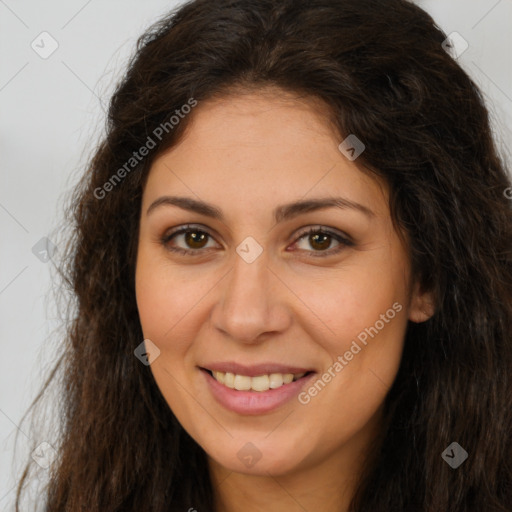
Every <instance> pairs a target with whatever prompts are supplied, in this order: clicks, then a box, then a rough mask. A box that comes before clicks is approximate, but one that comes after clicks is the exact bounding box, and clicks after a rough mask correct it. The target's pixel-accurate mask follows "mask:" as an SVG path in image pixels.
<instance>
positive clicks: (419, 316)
mask: <svg viewBox="0 0 512 512" xmlns="http://www.w3.org/2000/svg"><path fill="white" fill-rule="evenodd" d="M435 310H436V308H435V304H434V298H433V295H432V293H431V292H425V291H422V290H421V286H420V283H419V281H416V282H415V283H414V287H413V291H412V295H411V302H410V305H409V320H410V321H411V322H415V323H421V322H425V321H427V320H428V319H429V318H430V317H431V316H433V314H434V313H435Z"/></svg>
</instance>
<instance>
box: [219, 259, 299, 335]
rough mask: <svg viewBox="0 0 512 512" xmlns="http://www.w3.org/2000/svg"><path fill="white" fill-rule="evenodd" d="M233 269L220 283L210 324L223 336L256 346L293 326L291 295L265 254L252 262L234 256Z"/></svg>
mask: <svg viewBox="0 0 512 512" xmlns="http://www.w3.org/2000/svg"><path fill="white" fill-rule="evenodd" d="M234 260H235V261H234V265H233V268H232V269H231V270H230V271H229V272H228V274H227V276H226V277H225V279H223V280H222V281H221V283H219V287H218V290H217V293H218V299H217V300H216V303H215V305H214V307H213V311H212V315H211V321H212V323H213V326H214V327H215V328H216V329H218V330H219V331H221V332H222V333H223V335H224V336H226V337H228V338H230V339H233V340H235V341H237V342H239V343H245V344H254V343H260V342H263V341H264V340H266V339H268V338H269V336H270V337H271V336H276V335H278V334H279V333H281V332H284V331H285V330H286V329H287V328H288V327H289V325H290V323H291V312H290V308H289V307H288V304H287V303H286V294H287V293H288V294H290V293H291V292H290V291H289V290H288V289H287V288H286V286H285V285H284V284H283V283H282V281H281V280H280V279H279V278H278V277H277V275H276V272H275V271H274V270H273V269H271V268H270V267H269V266H268V260H267V257H266V253H265V251H264V252H263V253H262V254H261V255H260V256H259V257H258V258H257V259H256V260H255V261H253V262H252V263H248V262H246V261H245V260H244V259H243V258H241V257H239V256H238V255H237V254H236V253H235V258H234Z"/></svg>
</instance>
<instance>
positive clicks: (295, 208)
mask: <svg viewBox="0 0 512 512" xmlns="http://www.w3.org/2000/svg"><path fill="white" fill-rule="evenodd" d="M189 115H193V116H194V117H193V119H192V124H191V125H190V126H189V127H188V131H187V133H186V136H185V138H184V139H183V140H182V141H181V142H180V143H179V144H178V145H177V146H175V147H173V148H172V149H171V150H169V151H167V152H166V153H164V154H162V155H161V156H160V157H159V158H157V159H156V160H155V161H154V163H153V165H152V167H151V170H150V173H149V177H148V180H147V184H146V186H145V190H144V195H143V201H142V211H141V217H140V235H139V246H138V255H137V270H136V292H137V304H138V309H139V314H140V320H141V324H142V329H143V333H144V337H145V338H146V339H149V340H151V342H152V343H153V344H154V345H156V346H157V347H158V349H159V351H160V353H159V355H158V357H156V359H155V360H154V361H153V362H152V363H151V366H150V368H151V371H152V373H153V375H154V378H155V380H156V383H157V385H158V387H159V389H160V390H161V392H162V395H163V396H164V398H165V400H166V401H167V403H168V404H169V407H170V408H171V409H172V411H173V413H174V414H175V415H176V417H177V419H178V420H179V422H180V423H181V424H182V425H183V427H184V428H185V429H186V430H187V431H188V433H189V434H190V435H191V436H192V437H193V438H194V439H195V440H196V441H197V442H198V443H199V444H200V445H201V446H202V447H203V448H204V450H205V451H206V452H207V454H208V455H209V456H210V457H211V458H213V459H214V460H215V461H216V463H218V464H220V465H221V466H223V467H225V468H227V469H229V470H231V471H237V472H241V473H253V474H265V473H267V472H268V473H270V474H272V475H279V474H282V475H284V474H286V473H289V472H292V471H295V470H297V469H301V468H308V467H314V466H315V465H318V464H320V463H322V462H323V461H326V460H327V459H332V460H336V459H338V460H342V459H343V454H346V455H347V456H348V454H349V453H351V454H352V455H351V456H352V457H353V458H354V459H356V458H358V457H360V456H361V454H362V453H363V451H364V447H365V446H366V445H367V443H368V442H369V440H370V439H371V438H372V436H373V435H374V434H375V432H376V429H378V424H379V418H380V413H381V410H382V407H381V406H382V404H383V401H384V398H385V395H386V393H387V392H388V390H389V388H390V386H391V384H392V382H393V380H394V378H395V375H396V373H397V370H398V367H399V363H400V358H401V354H402V346H403V340H404V335H405V331H406V326H407V322H408V319H411V320H413V321H423V320H425V319H426V318H427V313H426V312H425V313H423V311H425V310H426V309H428V308H427V306H426V305H425V304H426V303H425V297H422V296H421V295H419V292H418V291H417V287H416V286H413V285H412V283H411V282H410V264H409V260H408V255H407V251H406V250H405V249H404V248H403V247H402V244H401V242H400V240H399V238H398V236H397V234H396V232H395V231H394V229H393V226H392V222H391V217H390V212H389V208H388V203H387V201H388V191H387V190H386V187H385V186H384V185H382V184H379V183H378V182H377V181H375V180H374V179H372V178H370V177H368V176H367V175H365V174H363V173H362V172H361V171H360V170H359V169H358V167H357V165H356V164H357V159H356V160H355V161H350V160H349V159H348V158H347V157H346V156H345V155H344V154H342V152H341V151H340V150H339V149H338V145H339V144H340V142H341V140H339V138H338V137H337V136H336V134H335V133H334V132H333V130H332V129H331V128H330V127H329V126H328V125H327V124H326V122H325V120H324V119H325V116H326V113H325V112H324V111H323V110H322V105H321V104H320V103H318V102H313V101H312V100H308V101H306V100H304V99H294V98H293V97H291V96H289V95H285V94H279V93H278V92H274V94H273V95H272V94H266V95H264V94H262V93H251V94H247V95H237V96H230V97H228V98H225V99H222V100H216V101H208V102H204V103H200V104H199V105H198V106H197V107H196V108H195V109H194V111H193V112H192V113H191V114H189ZM335 202H336V204H335ZM324 203H329V204H324ZM322 205H323V206H322ZM186 226H188V232H184V233H183V232H180V230H181V229H182V228H184V227H186ZM309 231H311V233H309ZM183 251H188V252H186V253H185V252H183ZM141 341H142V340H141ZM150 347H151V345H149V344H146V348H149V349H150ZM211 373H212V374H213V373H214V375H212V374H211ZM304 373H305V374H306V375H303V374H304ZM291 379H293V381H292V382H289V380H291ZM233 386H234V388H233Z"/></svg>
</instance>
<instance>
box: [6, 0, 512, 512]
mask: <svg viewBox="0 0 512 512" xmlns="http://www.w3.org/2000/svg"><path fill="white" fill-rule="evenodd" d="M446 38H447V36H446V34H445V33H443V31H442V30H441V29H440V28H439V27H438V26H437V25H436V24H435V22H434V21H433V20H432V18H431V17H430V16H429V15H428V14H427V13H426V12H424V11H423V10H422V9H420V8H419V7H418V6H416V5H414V4H412V3H410V2H408V1H405V0H382V1H379V2H375V1H374V0H343V1H341V0H281V1H279V2H276V1H274V0H216V1H215V2H212V1H209V0H194V1H191V2H188V3H186V4H183V5H181V6H180V7H179V8H177V9H175V10H173V11H171V12H170V13H169V14H167V15H166V16H165V17H163V18H162V19H160V20H159V21H158V22H157V23H155V24H154V25H153V26H152V27H150V28H149V29H148V30H147V31H146V33H144V34H143V35H142V36H141V37H140V38H139V39H138V42H137V48H136V51H135V52H134V55H133V56H132V58H131V60H130V62H129V65H128V68H127V71H126V73H125V75H124V76H123V78H122V80H121V81H120V83H119V84H118V86H117V88H116V90H115V93H114V94H113V96H112V98H111V102H110V105H109V111H108V119H107V123H106V130H105V132H106V133H105V135H104V137H103V139H102V141H101V142H100V143H99V145H98V147H97V148H95V153H94V155H93V156H92V158H91V159H90V161H89V162H88V165H87V172H86V173H85V174H84V175H83V177H82V179H81V180H80V183H79V184H78V185H77V186H76V188H75V189H74V191H73V194H72V197H70V199H69V201H70V202H69V205H68V210H69V211H68V218H69V219H70V220H71V221H72V225H73V232H72V234H71V236H70V237H69V240H68V243H67V246H66V257H65V259H64V263H63V265H62V269H61V275H62V276H63V288H67V290H68V292H69V293H71V294H72V296H73V297H74V301H73V305H74V307H73V308H70V314H69V315H70V318H69V322H68V324H67V330H66V336H65V340H63V345H62V346H61V348H60V350H61V352H62V357H61V358H60V359H59V361H58V362H57V364H56V366H55V368H54V369H53V371H52V372H51V375H50V376H49V378H48V380H47V381H46V382H45V384H44V388H43V389H45V388H46V387H47V386H48V385H49V383H50V382H51V381H52V379H54V378H56V376H57V375H61V377H60V378H61V380H60V384H61V391H60V393H61V395H60V404H61V407H62V411H63V414H62V416H63V417H62V418H59V421H61V424H60V427H59V434H58V436H56V438H55V440H54V441H53V442H52V445H53V446H54V447H55V448H56V451H57V453H58V457H57V459H56V460H55V462H54V464H53V465H52V467H51V473H50V475H51V478H50V480H49V483H48V485H47V486H46V488H45V494H44V497H45V506H46V509H45V510H47V511H51V512H79V511H80V512H82V511H85V510H87V511H88V512H100V511H101V512H105V511H109V512H114V511H124V512H127V511H140V510H145V511H147V512H164V511H169V510H176V511H177V510H187V509H189V507H190V505H191V504H194V506H195V507H196V508H197V509H199V510H213V507H214V505H213V490H212V484H211V481H210V476H209V473H208V470H207V463H206V454H205V453H204V450H203V449H202V448H201V447H200V446H199V445H198V444H197V443H196V442H195V441H194V440H193V439H192V438H191V437H190V436H189V435H188V433H187V432H186V431H185V430H184V429H183V427H182V426H181V425H180V424H179V422H178V421H177V419H176V418H175V416H174V415H173V412H172V411H171V410H170V408H169V406H168V404H167V403H166V402H165V400H164V398H163V397H162V394H161V392H160V390H159V389H158V387H157V385H156V383H155V381H154V379H153V376H152V374H151V371H150V369H149V368H148V367H147V366H144V365H141V364H140V362H139V361H138V360H137V358H136V357H134V349H135V347H137V346H138V345H139V344H140V343H141V341H142V340H143V334H142V330H141V325H140V321H139V316H138V310H137V305H136V300H135V285H134V275H135V264H136V258H135V257H136V252H137V240H138V224H139V215H140V207H141V198H142V193H143V189H144V185H145V179H146V177H147V175H148V172H149V169H150V167H151V163H152V162H153V161H154V159H155V158H156V157H157V156H158V155H160V154H161V153H162V152H163V151H165V150H166V149H168V148H170V147H172V146H173V145H174V144H176V143H177V142H178V140H179V139H180V137H182V135H183V133H184V132H185V130H186V128H187V126H188V125H189V120H190V119H191V117H192V116H185V117H184V118H183V119H182V120H180V122H179V124H177V125H176V126H175V127H174V128H173V129H168V130H166V133H165V134H164V136H162V137H161V139H158V140H157V141H156V147H155V148H154V149H152V150H151V151H150V152H149V154H148V155H147V156H146V157H145V158H142V159H140V161H137V162H136V165H134V166H133V169H132V170H130V172H125V173H122V180H118V181H119V182H116V184H115V186H111V187H110V188H111V189H112V190H110V191H109V192H108V194H103V193H101V194H100V193H99V192H98V191H99V190H102V189H103V190H106V189H105V187H104V186H105V184H106V183H107V182H109V180H111V179H112V176H113V175H114V173H116V171H117V170H118V169H121V168H122V167H123V165H125V164H126V162H127V161H129V160H130V158H132V157H133V154H134V151H135V150H137V149H138V148H140V147H141V146H143V145H144V144H145V143H146V141H147V140H148V137H149V136H151V134H152V133H154V130H155V129H156V128H157V127H159V126H161V125H162V123H165V122H167V121H168V119H169V116H170V115H171V114H172V113H173V112H175V111H176V110H177V109H180V107H181V106H182V105H184V104H187V102H189V101H190V99H191V98H194V99H195V100H196V101H197V102H204V101H207V100H208V99H211V98H213V97H214V96H216V95H229V94H232V93H233V92H236V91H240V90H258V89H260V88H263V87H265V86H269V85H270V86H276V87H279V88H281V89H283V90H286V91H293V92H296V93H299V94H301V95H304V96H306V97H312V98H319V99H321V100H322V101H323V102H325V104H326V105H328V107H329V113H330V119H329V120H328V121H329V122H330V123H332V125H333V127H336V129H337V130H339V133H341V134H345V135H348V134H351V133H356V134H357V136H358V138H359V139H361V140H362V141H363V143H364V144H365V146H366V150H365V152H364V153H363V154H362V155H361V156H360V157H359V160H358V162H362V163H363V165H364V167H365V170H364V172H368V173H369V174H372V175H375V176H379V177H382V178H383V179H384V180H386V182H387V183H388V184H389V187H390V198H389V208H390V212H391V216H392V219H393V223H394V225H395V227H396V228H399V229H400V230H402V231H404V232H405V233H406V234H407V238H408V241H409V244H410V258H411V267H412V270H413V274H414V276H417V277H418V279H419V280H420V282H421V285H422V288H423V289H424V290H429V291H431V292H432V293H433V297H435V304H436V311H435V314H434V315H433V316H432V317H431V318H430V319H429V320H428V321H426V322H423V323H419V324H416V323H412V322H410V323H409V324H408V327H407V332H406V338H405V345H404V352H403V356H402V361H401V366H400V368H399V371H398V374H397V377H396V379H395V381H394V383H393V386H392V388H391V390H390V391H389V393H388V395H387V397H386V402H385V411H386V416H385V417H386V421H385V428H384V429H383V430H382V433H381V436H382V438H381V439H380V443H379V448H378V450H377V451H376V453H375V456H374V457H373V458H372V460H371V461H370V460H369V461H367V464H366V466H365V471H364V475H363V477H362V478H361V480H360V482H359V486H358V488H357V492H356V493H355V495H354V497H353V500H352V503H351V510H353V511H356V512H370V511H371V512H398V511H400V512H440V511H442V512H449V511H457V512H477V511H478V512H484V511H485V512H507V511H508V512H510V510H511V506H512V462H511V461H512V407H511V404H512V391H511V390H512V377H511V375H512V373H511V372H512V201H510V200H509V199H507V197H506V195H507V194H506V193H505V191H506V190H508V187H510V186H511V182H510V177H509V176H508V175H507V172H506V169H505V163H504V159H503V158H501V157H500V156H499V154H498V151H497V149H496V145H495V142H494V140H493V136H492V131H491V128H490V122H489V115H488V111H487V109H486V106H485V102H484V99H483V97H482V94H481V92H480V91H479V89H478V88H477V86H476V85H475V83H474V82H473V81H472V80H471V79H470V78H469V77H468V75H467V74H466V73H465V72H464V71H463V69H462V68H461V67H460V65H459V64H458V63H457V61H456V60H455V59H454V58H453V57H451V56H450V55H449V54H448V53H447V52H446V51H445V50H444V49H443V46H442V43H443V41H445V40H446ZM125 169H126V168H125ZM119 175H120V174H119V172H118V176H119ZM58 371H60V373H58ZM41 396H42V395H41V394H40V395H39V396H38V397H37V400H39V399H40V398H41ZM34 403H35V402H34ZM34 403H33V404H32V406H33V405H34ZM32 406H31V407H32ZM454 440H457V442H458V443H460V445H461V446H463V447H464V449H465V450H466V451H467V452H468V453H469V454H470V456H469V459H468V460H467V461H466V462H465V465H464V467H463V469H461V470H457V471H455V470H453V469H451V468H450V467H449V466H448V464H446V463H445V462H444V461H443V460H442V458H441V453H442V452H443V450H444V449H445V448H446V447H447V446H448V445H449V444H450V442H452V441H454ZM30 467H31V466H30V464H29V463H28V464H27V466H26V468H25V470H24V472H23V475H22V477H21V479H20V482H19V484H18V489H17V496H16V510H17V511H18V510H19V503H20V499H21V496H22V491H23V487H24V483H25V482H26V481H27V480H28V478H29V474H30Z"/></svg>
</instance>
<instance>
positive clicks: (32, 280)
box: [0, 0, 512, 510]
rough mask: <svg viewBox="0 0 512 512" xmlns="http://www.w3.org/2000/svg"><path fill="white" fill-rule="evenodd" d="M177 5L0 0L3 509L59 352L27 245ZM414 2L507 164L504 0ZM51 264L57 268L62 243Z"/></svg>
mask: <svg viewBox="0 0 512 512" xmlns="http://www.w3.org/2000/svg"><path fill="white" fill-rule="evenodd" d="M178 3H180V2H173V1H164V0H146V1H144V2H133V1H132V2H126V0H125V1H121V0H107V1H105V0H104V1H102V2H100V1H99V0H89V1H86V0H68V1H66V2H65V1H64V0H46V1H45V2H36V1H35V0H31V1H27V2H19V1H18V2H17V1H15V0H0V52H1V61H0V62H1V66H0V155H1V174H0V176H1V178H0V179H1V182H0V228H1V234H2V235H1V243H0V314H1V317H0V343H1V348H2V356H1V357H0V510H11V507H12V503H13V499H14V484H15V480H16V479H17V478H18V476H17V472H18V471H20V468H21V467H22V466H23V463H24V461H25V459H26V458H27V457H29V456H30V453H31V449H30V447H31V446H32V445H34V446H35V445H36V444H39V442H42V441H44V440H45V439H44V438H37V439H31V437H30V436H31V435H32V432H31V431H30V429H29V428H28V427H29V423H27V422H24V423H23V425H21V429H20V420H21V417H22V415H23V413H24V412H25V411H26V409H27V407H28V406H29V405H30V403H31V401H32V400H33V399H34V397H35V396H36V393H37V391H38V390H39V388H40V386H41V384H42V379H43V377H44V376H45V375H46V374H47V372H48V370H49V368H50V367H51V364H52V361H53V360H54V359H55V358H56V357H57V356H58V353H57V352H56V350H55V347H56V344H55V339H54V338H55V335H54V336H53V337H52V336H51V334H52V332H53V330H54V329H55V328H57V327H58V326H59V320H58V315H57V313H58V312H57V309H56V306H55V304H54V302H53V296H52V294H51V290H52V280H51V277H52V275H53V271H52V270H51V263H48V262H47V263H45V262H44V261H41V260H40V259H39V258H38V257H36V255H34V253H33V252H32V248H33V247H34V245H36V244H37V243H38V242H39V241H40V240H41V239H42V238H43V237H48V238H49V239H50V240H52V241H57V240H58V232H59V226H60V223H61V222H62V209H63V200H64V198H65V197H66V195H67V194H68V192H69V190H70V189H71V188H72V186H73V184H74V183H75V182H76V180H77V178H78V176H79V175H80V172H82V170H83V168H84V165H85V163H86V161H87V157H88V156H89V155H90V152H91V151H92V149H93V147H94V144H95V142H97V140H98V138H99V137H100V135H101V132H102V130H103V120H104V113H105V109H106V107H107V105H108V100H109V97H110V94H111V93H112V91H113V87H114V85H115V83H116V80H117V79H118V78H119V77H120V76H121V75H122V72H123V69H124V65H125V64H126V62H127V58H128V57H129V55H130V54H131V52H132V51H133V49H134V45H135V41H136V38H137V37H138V36H139V35H140V34H141V33H142V32H143V31H144V29H145V28H147V26H148V25H149V24H150V23H151V22H153V21H155V20H156V19H157V18H158V17H159V16H160V15H162V14H163V13H165V12H166V11H167V10H169V9H170V8H172V7H174V6H175V5H177V4H178ZM418 4H419V5H420V6H422V7H423V8H424V9H426V10H427V11H428V12H430V13H431V14H432V16H433V18H434V19H435V20H436V21H437V23H438V25H439V26H440V27H441V28H442V29H443V30H444V31H445V32H446V33H448V34H449V33H451V32H453V31H456V32H459V33H460V34H461V35H462V36H463V37H464V39H466V40H467V42H468V43H469V48H468V49H467V51H465V52H464V53H463V54H462V55H461V56H460V57H459V58H458V60H459V62H460V63H461V64H462V66H463V67H464V68H465V69H466V70H467V72H468V73H469V74H470V75H471V76H472V77H473V78H474V79H475V81H476V82H477V84H479V86H480V87H481V89H482V90H483V91H484V93H485V96H486V98H487V102H488V107H489V109H490V111H491V115H492V122H493V127H494V130H495V134H496V139H497V142H498V144H499V147H500V149H501V151H502V153H503V154H504V155H505V156H506V157H507V158H509V157H508V154H509V148H511V147H512V146H511V141H512V131H511V128H510V127H511V122H510V121H511V119H512V59H511V52H512V36H511V32H512V31H511V28H512V27H511V20H512V0H470V1H469V0H450V1H447V0H427V1H418ZM43 31H47V32H49V33H50V34H51V36H52V37H53V38H54V39H55V40H56V41H57V43H58V45H59V46H58V48H57V50H56V51H55V52H54V53H53V54H52V55H51V56H49V57H48V58H47V59H42V58H41V57H40V56H39V55H38V54H37V53H36V52H35V51H34V50H33V49H32V47H31V43H32V41H33V40H36V42H37V41H40V39H37V37H38V36H39V34H40V33H41V32H43ZM45 47H46V48H48V45H46V46H45ZM56 243H57V242H56ZM53 257H54V260H55V261H57V262H58V257H59V247H58V246H57V250H56V252H55V254H54V256H53ZM48 414H51V413H50V412H48ZM16 432H18V437H19V439H18V443H17V451H16V453H14V441H15V434H16ZM33 464H35V463H33Z"/></svg>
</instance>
